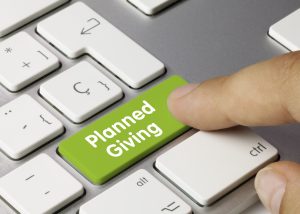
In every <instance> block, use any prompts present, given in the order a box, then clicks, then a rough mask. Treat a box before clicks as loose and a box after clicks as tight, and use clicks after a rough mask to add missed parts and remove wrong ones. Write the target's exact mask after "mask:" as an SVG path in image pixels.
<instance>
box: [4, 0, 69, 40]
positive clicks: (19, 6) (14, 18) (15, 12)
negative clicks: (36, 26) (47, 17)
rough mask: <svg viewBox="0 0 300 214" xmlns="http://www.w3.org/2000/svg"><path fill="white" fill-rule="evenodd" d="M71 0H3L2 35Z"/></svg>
mask: <svg viewBox="0 0 300 214" xmlns="http://www.w3.org/2000/svg"><path fill="white" fill-rule="evenodd" d="M67 1H69V0H22V1H20V0H1V1H0V37H2V36H4V35H6V34H8V33H10V32H11V31H13V30H16V29H17V28H19V27H21V26H23V25H25V24H27V23H28V22H30V21H32V20H34V19H36V18H37V17H39V16H41V15H43V14H45V13H47V12H49V11H51V10H53V9H54V8H56V7H58V6H60V5H62V4H64V3H66V2H67Z"/></svg>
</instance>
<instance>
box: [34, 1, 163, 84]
mask: <svg viewBox="0 0 300 214" xmlns="http://www.w3.org/2000/svg"><path fill="white" fill-rule="evenodd" d="M66 26H67V27H66ZM37 31H38V32H39V33H40V34H41V35H42V36H43V37H44V38H45V39H46V40H48V41H49V42H51V43H52V44H53V45H54V46H56V47H57V48H58V49H60V50H61V51H62V52H64V53H65V54H66V55H67V56H68V57H71V58H76V57H79V56H81V55H82V54H89V55H91V56H92V57H93V58H95V59H96V60H97V61H99V62H100V63H102V64H103V65H104V66H105V67H107V68H108V69H109V70H110V71H111V72H113V73H114V74H115V75H116V76H118V77H119V78H120V79H122V80H123V81H124V82H125V83H127V84H128V85H129V86H131V87H132V88H140V87H142V86H143V85H145V84H147V83H148V82H150V81H151V80H153V79H155V78H157V77H158V76H160V75H162V74H163V73H164V71H165V68H164V65H163V64H162V63H161V62H160V61H159V60H157V59H156V58H155V57H153V56H152V55H151V54H150V53H148V52H147V51H146V50H145V49H143V48H142V47H141V46H139V45H138V44H137V43H135V42H134V41H133V40H131V39H130V38H129V37H127V36H126V35H125V34H124V33H122V32H121V31H119V30H118V29H117V28H115V27H114V26H113V25H111V24H110V23H109V22H108V21H106V20H105V19H104V18H102V17H101V16H100V15H98V14H97V13H96V12H95V11H93V10H92V9H91V8H89V7H88V6H86V5H85V4H84V3H82V2H77V3H75V4H73V5H71V6H69V7H68V8H66V9H64V10H63V11H60V12H59V13H56V14H55V15H53V16H52V17H49V18H48V19H46V20H44V21H42V22H41V23H39V24H38V26H37Z"/></svg>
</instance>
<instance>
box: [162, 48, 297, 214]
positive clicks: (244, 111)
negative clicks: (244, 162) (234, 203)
mask: <svg viewBox="0 0 300 214" xmlns="http://www.w3.org/2000/svg"><path fill="white" fill-rule="evenodd" d="M168 104H169V109H170V110H171V112H172V113H173V115H174V116H175V117H177V118H178V119H179V120H181V121H182V122H184V123H186V124H188V125H190V126H192V127H194V128H197V129H200V130H217V129H224V128H229V127H232V126H236V125H243V126H269V125H280V124H285V123H294V122H300V52H294V53H289V54H286V55H283V56H280V57H276V58H274V59H271V60H268V61H265V62H261V63H258V64H256V65H252V66H249V67H247V68H244V69H242V70H241V71H239V72H237V73H235V74H233V75H230V76H224V77H218V78H215V79H212V80H208V81H205V82H203V83H201V84H189V85H186V86H183V87H181V88H179V89H177V90H175V91H174V92H173V93H172V94H171V95H170V97H169V100H168ZM255 188H256V191H257V193H258V195H259V197H260V199H261V201H262V203H263V204H264V205H265V207H266V208H267V209H269V210H270V212H271V213H272V214H278V213H282V214H298V213H300V164H297V163H292V162H287V161H281V162H277V163H273V164H270V165H269V166H267V167H266V168H264V169H262V170H260V171H259V172H258V174H257V176H256V179H255Z"/></svg>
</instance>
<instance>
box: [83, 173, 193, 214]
mask: <svg viewBox="0 0 300 214" xmlns="http://www.w3.org/2000/svg"><path fill="white" fill-rule="evenodd" d="M128 196H130V199H129V200H124V199H126V198H128ZM112 201H114V204H115V206H112V204H111V202H112ZM96 213H109V214H119V213H130V214H141V213H143V214H156V213H157V214H163V213H166V214H167V213H172V214H191V213H192V210H191V207H190V206H189V205H187V204H186V203H185V202H184V201H183V200H182V199H180V198H179V197H178V196H177V195H175V194H174V193H173V192H171V191H170V190H169V189H168V188H166V187H165V186H164V185H163V184H161V183H160V182H159V181H158V180H157V179H156V178H154V177H153V176H152V175H151V174H150V173H148V172H147V171H146V170H143V169H141V170H138V171H136V172H135V173H133V174H131V175H130V176H128V177H127V178H125V179H124V180H122V181H120V182H119V183H117V184H116V185H114V186H113V187H111V188H110V189H108V190H106V191H105V192H103V193H101V194H100V195H98V196H96V197H95V198H93V199H92V200H90V201H88V202H87V203H85V204H84V205H82V206H81V207H80V209H79V214H96Z"/></svg>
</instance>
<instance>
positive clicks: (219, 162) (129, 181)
mask: <svg viewBox="0 0 300 214" xmlns="http://www.w3.org/2000/svg"><path fill="white" fill-rule="evenodd" d="M128 1H129V2H126V1H124V4H126V6H127V7H128V8H129V10H130V9H131V10H132V11H137V14H139V15H141V16H145V15H144V14H142V13H140V11H138V10H136V8H135V7H137V8H138V9H139V10H141V11H142V12H143V13H145V14H147V15H154V14H156V13H158V12H160V11H161V10H163V9H165V8H166V7H167V6H169V5H171V4H173V3H175V2H177V1H176V0H156V1H153V2H151V3H149V2H147V1H144V0H136V1H135V0H128ZM112 2H113V1H112ZM187 2H188V1H187ZM101 3H103V2H101V1H98V2H96V3H95V4H101ZM129 3H130V4H129ZM131 4H132V5H134V6H135V7H132V5H131ZM182 4H184V3H182ZM59 6H62V8H58V7H59ZM55 8H57V10H55ZM170 10H173V8H170ZM12 11H13V12H12ZM127 12H128V11H127ZM165 12H166V13H169V12H170V11H168V10H166V11H165ZM124 13H125V12H124ZM43 15H46V16H47V17H41V16H43ZM296 15H297V14H296ZM296 15H294V16H296ZM298 15H299V14H298ZM294 16H292V18H288V20H290V19H293V20H292V21H291V22H295V20H294V19H296V18H297V17H298V16H297V17H296V18H293V17H294ZM39 17H41V18H40V19H38V20H35V19H37V18H39ZM145 17H146V18H148V20H147V21H145V20H143V18H144V17H143V18H142V19H141V20H143V21H145V23H147V24H149V22H148V21H149V20H152V21H153V20H155V16H152V17H147V16H145ZM153 17H154V18H153ZM33 20H35V21H34V22H32V21H33ZM284 23H285V22H284ZM26 24H27V25H26ZM24 25H26V26H25V27H23V26H24ZM288 25H290V23H288ZM22 27H23V28H22ZM27 27H30V28H28V29H27ZM178 27H183V28H184V27H185V26H178ZM286 29H288V26H281V24H280V25H279V24H278V26H277V25H275V26H274V27H272V28H271V30H270V35H271V36H272V37H273V38H275V39H276V38H277V40H278V41H280V42H281V43H282V44H283V45H284V46H286V47H288V48H290V49H291V50H294V49H295V48H294V46H297V44H296V43H297V42H298V40H297V41H294V37H289V36H290V35H291V33H288V34H286V33H285V32H286ZM275 31H276V33H275V34H274V32H275ZM281 32H282V33H281ZM149 33H150V34H151V33H152V32H149ZM278 35H280V36H278ZM0 37H4V38H3V39H2V40H1V42H0V65H1V67H2V68H5V69H0V83H1V84H2V86H3V90H2V89H0V90H1V94H0V99H1V104H2V106H1V107H0V150H1V151H2V152H3V154H5V155H6V157H4V156H2V154H1V155H0V169H1V171H0V175H1V178H0V196H1V198H2V201H5V203H6V204H9V206H10V207H11V208H12V209H9V207H5V208H3V207H2V206H1V207H0V213H15V212H16V213H18V212H19V213H25V214H39V213H76V212H78V213H79V214H94V213H95V214H96V213H107V214H110V213H111V214H114V213H125V214H127V213H128V214H138V213H146V214H148V213H149V214H150V213H151V214H155V213H157V214H163V213H166V214H168V213H170V214H171V213H172V214H173V213H174V214H192V213H193V214H200V213H205V214H218V213H220V214H221V213H222V214H223V213H241V212H242V211H244V210H245V209H246V208H247V207H249V206H250V205H252V204H253V203H255V202H256V201H257V196H256V194H255V192H254V190H253V176H254V175H255V173H256V172H257V171H258V170H259V169H261V168H262V167H264V166H266V165H267V164H268V163H270V162H273V161H276V160H277V159H278V155H279V153H278V150H277V149H276V148H275V147H274V146H272V145H271V144H270V143H268V142H267V141H266V140H264V139H263V138H261V137H259V136H258V135H256V134H254V133H253V132H252V131H250V130H249V129H246V128H236V129H231V130H228V131H220V132H213V133H208V132H202V131H200V132H196V131H195V130H192V129H190V127H187V126H186V125H184V124H182V123H180V122H179V121H177V120H176V119H175V118H174V117H173V116H172V115H171V113H170V112H169V111H168V108H167V97H168V96H169V94H170V93H171V91H173V90H174V89H175V88H177V87H179V86H182V85H184V84H186V83H187V81H186V80H185V79H186V78H185V77H181V76H180V75H173V74H172V73H173V72H171V74H172V75H170V72H169V71H166V70H167V68H168V65H167V64H166V63H165V62H163V60H162V59H160V57H157V56H155V55H156V54H152V53H150V52H149V51H147V50H146V49H145V48H143V44H142V43H140V44H139V43H138V42H136V41H134V40H133V39H131V38H130V37H129V36H127V35H126V34H125V33H123V32H122V31H121V30H119V29H118V28H116V27H115V26H114V25H113V24H112V23H111V22H109V21H108V20H107V19H106V17H105V16H102V15H100V14H99V12H98V11H97V10H95V8H93V7H92V6H90V5H89V4H88V3H83V2H81V1H75V0H74V1H68V0H23V1H17V0H2V1H1V0H0ZM279 37H280V38H282V37H285V38H286V40H288V41H289V43H288V42H284V41H283V40H280V39H279ZM183 39H186V38H183ZM290 43H293V44H296V45H294V46H289V45H288V44H290ZM159 45H162V46H163V45H164V44H159ZM297 47H298V46H297ZM179 51H181V50H178V52H179ZM176 60H178V61H180V60H182V59H180V58H178V59H177V58H176ZM185 60H187V58H185ZM66 65H67V66H66ZM166 73H167V74H166ZM174 73H176V72H174ZM179 73H181V72H179ZM199 74H200V73H199ZM6 166H8V167H6ZM249 190H251V191H249Z"/></svg>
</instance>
